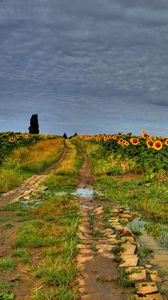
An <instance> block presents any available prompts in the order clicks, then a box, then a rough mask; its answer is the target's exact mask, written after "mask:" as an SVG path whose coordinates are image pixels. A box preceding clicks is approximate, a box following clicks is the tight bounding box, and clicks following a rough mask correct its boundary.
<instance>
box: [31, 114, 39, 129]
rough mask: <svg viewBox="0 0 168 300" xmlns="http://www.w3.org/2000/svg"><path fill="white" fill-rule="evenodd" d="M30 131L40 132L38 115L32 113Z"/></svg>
mask: <svg viewBox="0 0 168 300" xmlns="http://www.w3.org/2000/svg"><path fill="white" fill-rule="evenodd" d="M29 133H31V134H39V124H38V115H37V114H35V115H32V116H31V119H30V127H29Z"/></svg>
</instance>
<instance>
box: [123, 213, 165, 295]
mask: <svg viewBox="0 0 168 300" xmlns="http://www.w3.org/2000/svg"><path fill="white" fill-rule="evenodd" d="M145 224H148V223H147V222H145V221H143V220H141V219H140V218H135V219H134V220H133V221H132V222H130V223H128V224H127V225H128V227H129V228H130V229H131V230H133V231H134V230H138V231H140V232H141V235H140V236H139V237H138V241H139V243H140V244H141V246H146V247H149V248H151V249H152V250H153V255H152V258H151V260H150V263H151V264H152V265H153V267H154V268H155V269H157V270H158V271H159V272H160V275H161V277H162V278H163V281H162V282H161V284H160V287H161V289H163V291H165V294H166V295H167V296H168V248H166V246H167V244H166V243H167V241H165V244H164V243H163V237H161V238H160V239H158V240H155V239H154V237H152V236H151V235H150V234H148V233H147V232H146V230H145Z"/></svg>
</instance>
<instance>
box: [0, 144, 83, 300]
mask: <svg viewBox="0 0 168 300" xmlns="http://www.w3.org/2000/svg"><path fill="white" fill-rule="evenodd" d="M67 143H68V149H69V153H68V156H67V158H66V159H65V161H68V163H65V164H61V166H60V168H58V170H59V172H57V171H53V172H52V173H51V174H50V175H49V176H48V178H47V179H46V180H45V184H46V185H47V186H48V190H47V191H44V192H41V193H40V195H39V194H37V197H35V198H36V199H38V200H39V199H40V201H38V205H37V206H34V205H33V203H31V202H30V205H28V206H27V207H25V206H24V205H23V203H22V202H19V203H12V204H9V205H7V206H6V207H4V208H3V214H4V211H6V214H5V215H3V216H2V218H1V223H3V224H4V222H9V217H8V214H9V212H10V211H11V212H12V219H13V224H14V222H17V224H18V222H19V224H20V227H19V229H17V232H16V238H15V241H14V243H13V247H12V252H11V254H10V255H8V257H4V258H3V259H2V261H1V262H0V269H1V272H4V273H3V274H6V272H8V276H9V278H10V272H14V271H16V272H18V273H19V272H20V271H21V272H22V269H24V266H25V265H26V270H28V272H30V274H31V278H33V280H32V287H31V288H30V289H29V290H28V291H27V296H29V299H31V300H77V299H78V291H77V287H76V286H77V285H76V275H77V272H78V269H77V266H76V255H77V253H78V249H77V247H76V245H77V244H78V243H79V242H80V241H79V238H78V225H79V223H80V220H81V216H80V211H79V207H78V203H77V200H76V198H75V197H74V196H72V195H71V194H70V192H72V191H74V189H75V186H76V184H77V179H76V175H77V174H78V173H79V168H80V166H81V163H82V160H81V157H80V156H79V155H78V153H77V150H76V147H75V146H74V145H73V144H72V143H71V142H69V141H68V142H67ZM74 153H75V154H74ZM62 166H63V168H64V171H63V172H62V170H63V169H62ZM66 167H67V170H66ZM72 174H73V178H72ZM62 191H66V192H67V195H57V193H58V192H62ZM13 214H15V215H13ZM16 219H17V221H16ZM14 220H15V221H14ZM9 230H10V229H9ZM12 230H14V229H13V228H12ZM2 268H3V270H2ZM13 270H14V271H13ZM20 276H22V275H20ZM20 282H22V281H20ZM1 284H2V286H3V289H2V291H3V293H4V295H5V297H11V299H14V298H12V297H14V295H16V297H18V296H19V290H20V289H21V288H22V287H21V283H19V284H18V286H17V288H16V285H15V284H14V285H12V286H11V285H10V280H9V281H5V282H4V284H3V283H2V282H1ZM32 291H33V292H32ZM5 299H8V298H5ZM9 299H10V298H9Z"/></svg>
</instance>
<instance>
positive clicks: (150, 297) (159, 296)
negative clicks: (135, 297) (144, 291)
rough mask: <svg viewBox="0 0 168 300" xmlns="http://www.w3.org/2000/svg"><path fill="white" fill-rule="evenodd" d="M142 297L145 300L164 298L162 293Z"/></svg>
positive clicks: (161, 299)
mask: <svg viewBox="0 0 168 300" xmlns="http://www.w3.org/2000/svg"><path fill="white" fill-rule="evenodd" d="M144 299H145V300H164V299H163V297H162V295H161V294H159V293H157V294H151V295H148V296H146V297H145V298H144Z"/></svg>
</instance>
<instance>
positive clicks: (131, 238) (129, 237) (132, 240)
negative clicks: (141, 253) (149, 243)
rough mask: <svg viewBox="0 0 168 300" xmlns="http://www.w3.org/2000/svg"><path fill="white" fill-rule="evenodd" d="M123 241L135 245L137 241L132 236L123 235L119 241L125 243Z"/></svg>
mask: <svg viewBox="0 0 168 300" xmlns="http://www.w3.org/2000/svg"><path fill="white" fill-rule="evenodd" d="M125 242H130V243H131V244H134V245H135V244H136V246H137V243H136V242H135V240H134V238H133V237H132V236H123V237H122V238H121V243H125Z"/></svg>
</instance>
